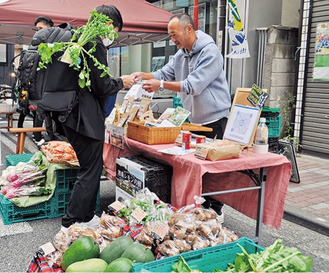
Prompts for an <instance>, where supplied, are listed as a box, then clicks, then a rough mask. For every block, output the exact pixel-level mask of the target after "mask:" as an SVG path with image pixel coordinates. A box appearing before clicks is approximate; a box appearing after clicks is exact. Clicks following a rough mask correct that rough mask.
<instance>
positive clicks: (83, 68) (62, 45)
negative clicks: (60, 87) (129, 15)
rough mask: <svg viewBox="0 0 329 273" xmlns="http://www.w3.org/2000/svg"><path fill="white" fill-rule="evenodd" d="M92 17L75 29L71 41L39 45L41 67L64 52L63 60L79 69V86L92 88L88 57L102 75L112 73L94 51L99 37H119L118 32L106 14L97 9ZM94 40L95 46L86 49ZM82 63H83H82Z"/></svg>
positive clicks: (92, 12) (92, 13) (44, 66)
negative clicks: (85, 46) (95, 55)
mask: <svg viewBox="0 0 329 273" xmlns="http://www.w3.org/2000/svg"><path fill="white" fill-rule="evenodd" d="M90 14H91V15H90V17H89V19H88V22H87V24H86V25H84V26H82V27H80V28H78V29H77V30H75V31H74V34H73V36H72V38H71V40H70V41H68V42H59V43H48V44H45V43H41V44H40V45H39V47H38V50H39V54H40V56H41V62H40V63H39V67H40V68H46V67H47V64H49V63H51V62H52V60H53V56H54V54H55V53H57V52H64V54H63V56H62V58H61V60H62V61H64V62H68V63H70V66H71V67H73V68H74V69H75V70H77V71H79V72H80V73H79V86H80V87H81V88H84V87H87V88H88V89H89V90H90V86H91V82H90V68H89V66H88V63H87V59H88V57H89V58H91V59H92V60H93V62H94V64H95V66H96V67H97V68H98V69H100V70H103V73H102V74H101V77H104V76H105V75H107V74H108V75H110V73H109V68H108V67H107V66H105V65H104V64H101V63H100V62H99V61H98V60H97V59H96V58H95V57H94V56H93V55H92V53H93V52H95V50H96V41H95V38H97V37H103V38H105V37H108V38H109V39H111V40H113V39H115V38H117V37H118V34H117V33H116V32H115V31H114V30H113V29H114V26H113V25H112V24H111V23H112V20H111V19H110V18H109V17H108V16H106V15H104V14H100V13H98V12H97V11H96V10H93V11H91V12H90ZM89 42H92V43H93V46H92V47H91V48H90V49H89V50H86V49H85V48H84V47H83V46H84V45H86V44H87V43H89ZM81 64H82V65H81Z"/></svg>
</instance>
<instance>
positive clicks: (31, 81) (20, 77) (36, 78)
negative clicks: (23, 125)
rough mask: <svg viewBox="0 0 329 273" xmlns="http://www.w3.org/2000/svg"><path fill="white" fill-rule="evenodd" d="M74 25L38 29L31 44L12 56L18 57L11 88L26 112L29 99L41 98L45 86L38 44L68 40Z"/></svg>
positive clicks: (36, 99) (35, 100) (44, 72)
mask: <svg viewBox="0 0 329 273" xmlns="http://www.w3.org/2000/svg"><path fill="white" fill-rule="evenodd" d="M72 29H74V27H73V26H72V25H71V24H69V23H63V24H61V25H59V26H58V27H51V28H47V29H42V30H39V31H38V32H37V33H36V34H35V35H34V37H33V40H32V44H31V45H30V46H29V47H28V49H25V50H23V51H22V52H21V53H20V54H18V55H17V56H15V57H14V59H15V58H17V57H19V65H18V68H17V74H16V82H15V85H14V87H13V90H16V94H17V95H18V99H19V104H20V108H21V109H22V111H24V112H25V114H27V113H28V112H29V110H28V106H29V104H30V101H34V102H35V103H37V102H38V101H40V100H41V99H42V96H43V93H44V87H45V76H46V71H45V70H39V69H38V67H39V61H40V56H39V53H38V45H39V44H40V43H41V42H44V43H53V42H60V41H69V40H70V39H71V37H72V31H71V30H72Z"/></svg>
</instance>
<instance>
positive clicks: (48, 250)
mask: <svg viewBox="0 0 329 273" xmlns="http://www.w3.org/2000/svg"><path fill="white" fill-rule="evenodd" d="M40 249H41V250H42V251H43V253H44V254H43V255H44V256H47V255H49V254H50V253H52V252H54V251H55V250H56V249H55V247H54V246H53V244H52V243H51V242H48V243H46V244H44V245H42V246H40Z"/></svg>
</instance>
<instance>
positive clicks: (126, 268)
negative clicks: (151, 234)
mask: <svg viewBox="0 0 329 273" xmlns="http://www.w3.org/2000/svg"><path fill="white" fill-rule="evenodd" d="M132 271H133V262H132V261H131V260H129V259H127V258H118V259H115V260H114V261H113V262H111V263H110V264H109V265H108V266H107V267H106V269H105V271H104V272H132Z"/></svg>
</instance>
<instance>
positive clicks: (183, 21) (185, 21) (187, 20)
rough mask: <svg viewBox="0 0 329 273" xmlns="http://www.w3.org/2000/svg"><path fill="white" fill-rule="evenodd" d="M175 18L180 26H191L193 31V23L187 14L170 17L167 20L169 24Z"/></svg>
mask: <svg viewBox="0 0 329 273" xmlns="http://www.w3.org/2000/svg"><path fill="white" fill-rule="evenodd" d="M175 18H177V19H178V20H179V22H180V23H181V25H182V26H184V27H185V26H187V25H188V24H191V25H192V27H193V29H195V26H194V22H193V20H192V18H191V16H190V15H188V14H187V13H178V14H174V15H173V16H171V17H170V19H169V22H170V21H171V20H172V19H175Z"/></svg>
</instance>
